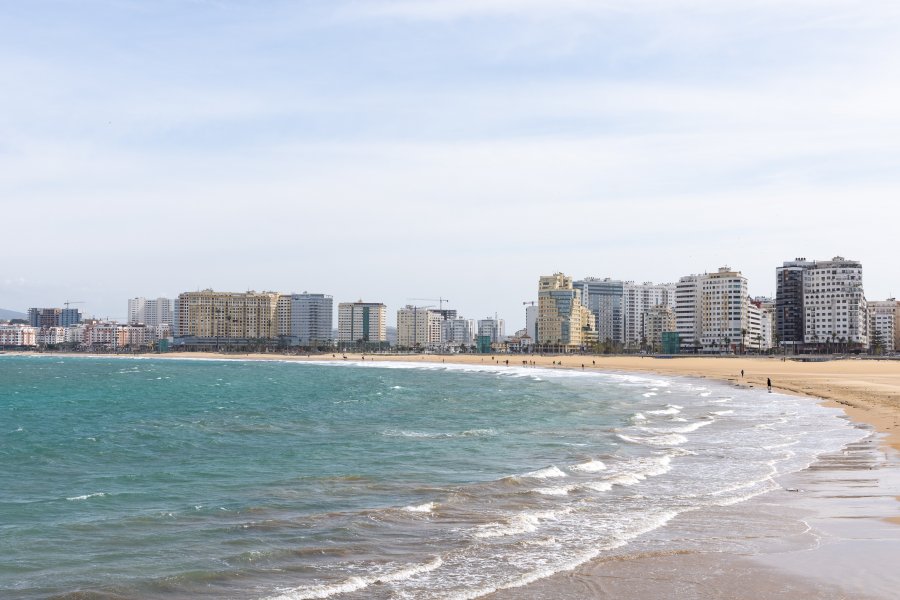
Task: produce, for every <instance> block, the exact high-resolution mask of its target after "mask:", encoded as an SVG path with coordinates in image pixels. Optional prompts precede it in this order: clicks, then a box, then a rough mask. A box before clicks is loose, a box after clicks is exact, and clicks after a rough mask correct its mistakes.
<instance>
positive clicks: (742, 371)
mask: <svg viewBox="0 0 900 600" xmlns="http://www.w3.org/2000/svg"><path fill="white" fill-rule="evenodd" d="M743 378H744V370H743V369H741V379H743Z"/></svg>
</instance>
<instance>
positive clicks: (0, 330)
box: [0, 325, 40, 348]
mask: <svg viewBox="0 0 900 600" xmlns="http://www.w3.org/2000/svg"><path fill="white" fill-rule="evenodd" d="M38 331H40V328H38V327H31V326H29V325H0V346H6V347H13V346H15V347H17V348H22V347H28V346H36V345H37V334H38Z"/></svg>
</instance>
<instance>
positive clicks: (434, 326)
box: [397, 304, 443, 349]
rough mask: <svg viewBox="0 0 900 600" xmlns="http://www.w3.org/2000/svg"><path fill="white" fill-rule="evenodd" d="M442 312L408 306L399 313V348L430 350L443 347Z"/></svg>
mask: <svg viewBox="0 0 900 600" xmlns="http://www.w3.org/2000/svg"><path fill="white" fill-rule="evenodd" d="M442 321H443V319H442V318H441V314H440V312H438V311H436V310H431V309H429V308H423V307H420V306H412V305H410V304H407V305H406V306H404V307H403V308H401V309H400V310H398V311H397V346H399V347H401V348H430V349H435V348H438V347H439V346H440V345H441V323H442Z"/></svg>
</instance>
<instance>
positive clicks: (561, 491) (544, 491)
mask: <svg viewBox="0 0 900 600" xmlns="http://www.w3.org/2000/svg"><path fill="white" fill-rule="evenodd" d="M577 488H578V486H577V485H574V484H573V485H560V486H557V487H544V488H535V489H534V492H535V493H538V494H541V495H543V496H566V495H568V494H569V492H572V491H574V490H576V489H577Z"/></svg>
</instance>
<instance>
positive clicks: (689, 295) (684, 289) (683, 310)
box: [675, 275, 704, 352]
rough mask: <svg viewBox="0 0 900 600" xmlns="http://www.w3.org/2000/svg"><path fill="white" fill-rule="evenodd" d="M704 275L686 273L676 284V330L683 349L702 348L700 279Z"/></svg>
mask: <svg viewBox="0 0 900 600" xmlns="http://www.w3.org/2000/svg"><path fill="white" fill-rule="evenodd" d="M702 277H704V275H686V276H684V277H682V278H681V279H679V280H678V283H676V284H675V331H677V332H678V335H679V337H680V338H681V351H682V352H693V351H695V350H698V349H699V348H700V333H701V329H700V324H701V322H700V319H699V318H698V311H699V308H700V279H701V278H702Z"/></svg>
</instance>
